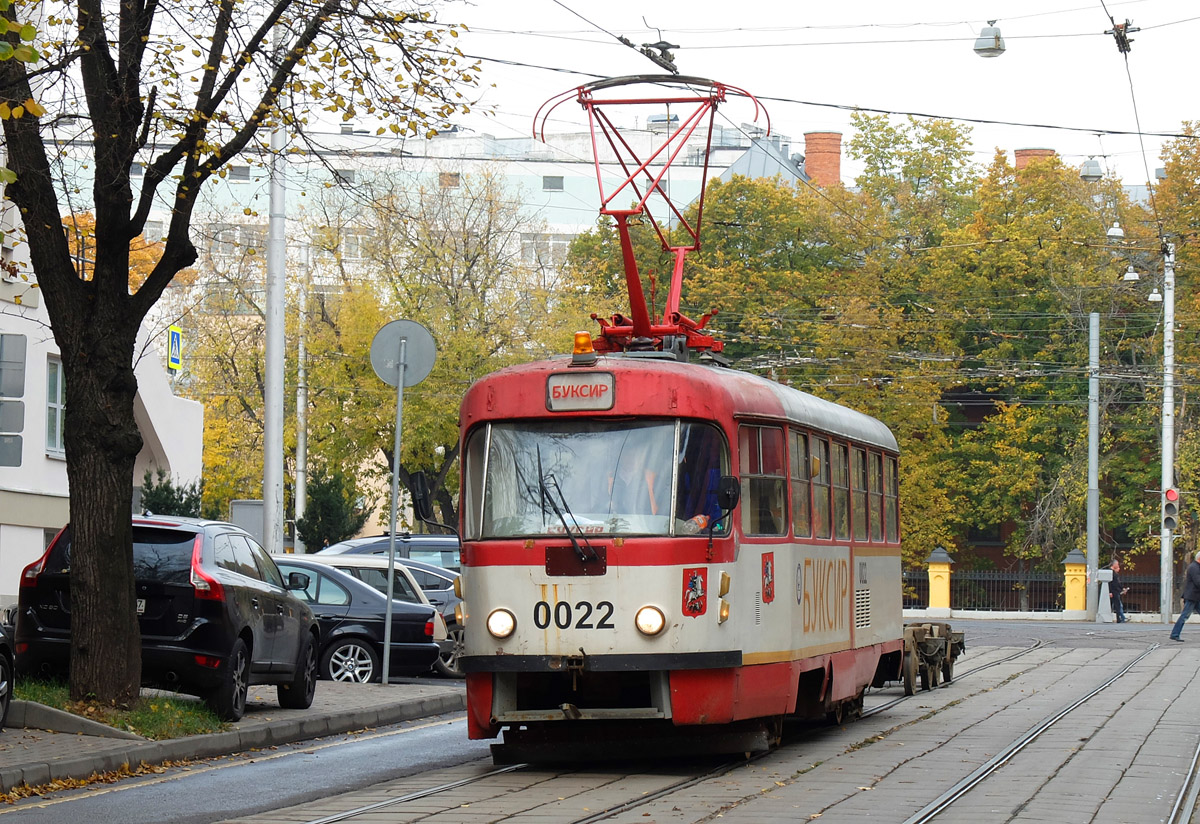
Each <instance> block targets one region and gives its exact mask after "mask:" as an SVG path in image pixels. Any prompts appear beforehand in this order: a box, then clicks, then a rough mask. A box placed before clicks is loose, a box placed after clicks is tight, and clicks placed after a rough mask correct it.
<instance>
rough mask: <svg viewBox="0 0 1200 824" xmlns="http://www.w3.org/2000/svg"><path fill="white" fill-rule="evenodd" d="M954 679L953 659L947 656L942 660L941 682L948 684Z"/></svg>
mask: <svg viewBox="0 0 1200 824" xmlns="http://www.w3.org/2000/svg"><path fill="white" fill-rule="evenodd" d="M953 680H954V659H953V658H947V659H946V660H945V661H943V662H942V683H943V684H949V683H950V682H951V681H953Z"/></svg>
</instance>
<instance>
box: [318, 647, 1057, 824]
mask: <svg viewBox="0 0 1200 824" xmlns="http://www.w3.org/2000/svg"><path fill="white" fill-rule="evenodd" d="M1044 646H1045V642H1044V641H1041V640H1036V639H1035V640H1034V641H1033V642H1032V643H1031V644H1030V646H1028V647H1026V648H1024V649H1021V650H1018V651H1016V652H1014V653H1012V654H1010V655H1007V656H1004V657H1002V658H998V659H996V660H994V661H988V662H987V663H984V664H981V665H979V666H976V667H972V668H970V669H968V670H965V671H962V672H958V673H956V674H955V677H954V680H953V681H952V682H950V683H948V684H942V685H941V686H940V687H936V688H935V689H941V688H944V687H947V686H950V685H952V684H955V683H958V682H960V681H962V680H964V679H968V678H970V677H971V676H973V675H976V674H978V673H980V672H982V671H984V670H987V669H989V668H991V667H994V666H998V665H1000V664H1004V663H1008V662H1010V661H1014V660H1016V659H1019V658H1021V657H1022V656H1025V655H1029V654H1030V653H1032V652H1034V651H1036V650H1038V649H1041V648H1042V647H1044ZM922 694H923V692H918V693H916V694H914V695H902V696H899V697H898V698H895V699H893V700H890V701H887V702H885V703H883V704H880V705H877V706H874V707H871V708H870V709H868V710H865V711H863V712H862V713H861V717H863V718H867V717H870V716H873V715H876V714H878V713H881V712H883V711H884V710H886V709H890V708H892V707H895V706H896V705H898V704H901V703H902V702H904V701H906V700H909V699H910V698H918V697H920V696H921V695H922ZM800 743H803V739H801V740H799V741H795V742H793V744H792V745H795V744H800ZM785 746H788V745H785ZM775 752H776V751H775V750H770V751H767V752H763V753H758V754H756V755H752V756H750V757H748V758H737V759H731V760H728V761H725V762H722V763H721V764H718V765H717V766H715V767H712V768H710V769H707V770H704V771H702V772H699V773H696V774H693V775H688V776H685V777H683V778H680V779H679V780H676V781H671V782H669V783H666V784H664V785H663V786H661V787H658V788H656V789H654V790H650V791H646V792H644V793H642V794H640V795H639V796H638V797H637V798H633V799H629V800H627V801H624V802H620V803H617V804H613V805H611V806H608V807H606V808H604V809H602V810H598V811H595V812H589V813H588V815H586V816H583V817H581V818H574V819H570V820H569V821H564V824H595V823H596V822H601V821H606V820H609V819H611V818H614V817H616V816H618V815H621V814H623V813H626V812H629V811H631V810H635V809H637V808H639V807H642V806H645V805H647V804H650V803H652V802H654V801H656V800H658V799H661V798H663V797H666V796H669V795H671V794H673V793H677V792H680V791H681V790H686V789H688V788H689V787H692V786H695V785H698V784H702V783H704V782H705V781H709V780H711V779H714V778H717V777H720V776H722V775H725V774H727V773H729V772H731V771H733V770H735V769H739V768H744V767H746V766H748V765H750V764H754V763H755V762H758V761H760V760H762V759H764V758H767V757H769V756H770V755H772V754H773V753H775ZM534 767H535V765H531V764H514V765H509V766H505V767H498V768H496V769H494V770H490V771H488V772H485V773H481V774H479V775H475V776H471V777H468V778H463V779H459V780H456V781H451V782H446V783H444V784H439V785H437V786H434V787H429V788H426V789H422V790H416V791H414V792H410V793H406V794H404V795H400V796H396V797H395V798H389V799H385V800H383V801H377V802H374V803H371V804H366V805H362V806H359V807H355V808H353V809H349V810H345V811H342V812H339V813H334V814H331V815H327V816H323V817H321V818H315V819H311V820H307V821H305V822H303V824H336V822H342V821H353V820H354V819H356V818H360V817H365V816H369V815H372V814H374V813H377V812H379V811H380V810H383V809H386V808H388V807H393V806H396V805H400V804H404V803H409V802H413V801H418V800H421V799H425V798H429V797H431V796H435V795H438V794H441V793H446V792H450V791H453V790H457V789H461V788H463V787H467V786H470V785H473V784H479V783H482V782H485V781H488V780H491V779H494V778H497V777H499V776H502V775H505V774H510V773H514V772H521V771H525V770H529V769H533V768H534ZM577 772H578V771H572V772H564V773H561V774H559V775H557V776H555V777H554V778H552V779H550V780H554V779H555V778H562V777H566V776H571V775H574V774H576V773H577ZM497 820H503V819H497Z"/></svg>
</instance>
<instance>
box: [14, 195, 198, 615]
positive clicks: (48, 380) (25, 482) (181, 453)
mask: <svg viewBox="0 0 1200 824" xmlns="http://www.w3.org/2000/svg"><path fill="white" fill-rule="evenodd" d="M0 208H3V207H0ZM161 343H162V344H163V345H164V346H165V343H166V342H165V341H162V342H161ZM137 356H138V357H137V363H136V364H135V366H134V374H135V375H136V377H137V381H138V395H137V397H136V399H135V401H134V418H135V420H136V421H137V424H138V428H139V430H140V431H141V433H142V439H143V441H144V445H143V447H142V451H141V452H140V453H139V454H138V456H137V459H136V462H135V469H134V471H135V477H134V487H136V486H140V484H141V478H142V474H143V473H144V472H145V470H146V469H153V468H155V467H162V468H163V469H165V470H167V471H168V472H169V473H171V476H172V477H173V478H174V479H176V480H177V481H178V482H181V483H191V482H192V481H195V480H198V479H199V478H200V474H201V470H202V468H203V467H202V458H203V432H204V407H203V406H202V405H201V404H199V403H196V402H195V401H189V400H185V399H183V398H176V397H175V396H174V394H173V392H172V390H171V385H170V382H169V380H168V378H167V375H166V372H165V370H164V368H163V363H162V359H161V357H159V355H158V353H157V351H156V347H155V346H154V344H153V342H151V341H150V340H149V339H148V336H147V335H146V334H143V335H142V336H141V338H140V339H139V345H138V348H137ZM65 418H66V394H65V383H64V380H63V371H62V359H61V357H60V355H59V351H58V345H57V344H56V343H55V341H54V335H53V333H52V332H51V331H50V319H49V316H48V315H47V313H46V310H45V307H44V305H43V304H42V301H41V300H40V296H39V294H38V292H37V289H36V288H34V287H32V286H31V285H30V284H29V283H26V282H24V281H20V282H0V607H3V606H7V605H8V604H11V603H15V602H16V598H17V582H18V579H19V577H20V573H21V569H22V568H23V567H24V566H25V565H26V564H29V563H30V562H32V561H34V560H36V559H37V558H38V556H39V555H41V553H42V552H43V551H44V550H45V548H46V546H47V544H48V541H49V540H50V539H51V538H53V536H54V535H55V534H56V533H57V532H58V530H59V529H60V528H61V527H62V526H63V525H64V524H66V522H67V520H68V519H69V517H70V497H69V491H68V483H67V462H66V452H65V450H64V446H63V425H64V423H65ZM132 502H133V489H132V488H131V489H130V506H131V510H132Z"/></svg>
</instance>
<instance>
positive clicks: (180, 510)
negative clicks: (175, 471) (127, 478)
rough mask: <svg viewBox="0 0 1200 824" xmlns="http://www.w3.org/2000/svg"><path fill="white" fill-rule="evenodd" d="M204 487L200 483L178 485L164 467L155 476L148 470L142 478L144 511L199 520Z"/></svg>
mask: <svg viewBox="0 0 1200 824" xmlns="http://www.w3.org/2000/svg"><path fill="white" fill-rule="evenodd" d="M203 486H204V485H203V483H202V482H200V481H192V482H190V483H186V484H178V485H176V484H175V482H174V481H172V480H171V475H170V473H168V472H167V471H166V470H165V469H163V468H162V467H159V468H158V470H157V472H156V473H155V474H153V475H151V474H150V470H149V469H147V470H146V474H145V475H144V476H143V477H142V510H143V511H144V512H146V513H150V514H154V515H182V516H185V517H188V518H199V517H200V515H201V493H202V489H203Z"/></svg>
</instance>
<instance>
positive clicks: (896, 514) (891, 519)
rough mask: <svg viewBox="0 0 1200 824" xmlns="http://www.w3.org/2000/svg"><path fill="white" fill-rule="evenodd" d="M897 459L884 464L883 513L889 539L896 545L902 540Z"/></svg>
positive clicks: (891, 459) (888, 460)
mask: <svg viewBox="0 0 1200 824" xmlns="http://www.w3.org/2000/svg"><path fill="white" fill-rule="evenodd" d="M898 476H899V471H898V468H897V464H896V459H895V458H888V459H887V460H886V461H885V462H884V464H883V513H884V522H885V524H886V527H887V539H888V540H889V541H890V542H892V543H895V542H896V541H899V540H900V484H899V477H898Z"/></svg>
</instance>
